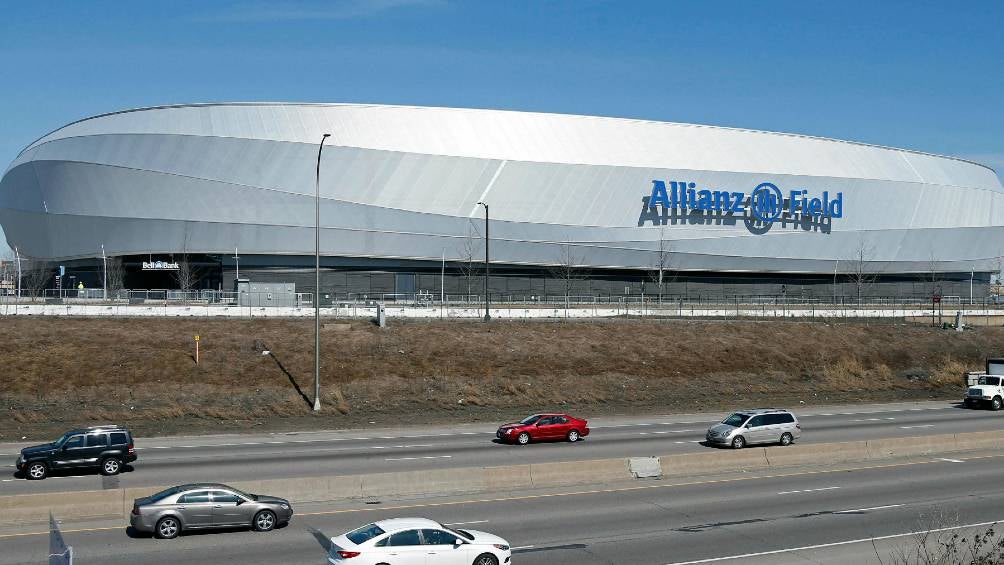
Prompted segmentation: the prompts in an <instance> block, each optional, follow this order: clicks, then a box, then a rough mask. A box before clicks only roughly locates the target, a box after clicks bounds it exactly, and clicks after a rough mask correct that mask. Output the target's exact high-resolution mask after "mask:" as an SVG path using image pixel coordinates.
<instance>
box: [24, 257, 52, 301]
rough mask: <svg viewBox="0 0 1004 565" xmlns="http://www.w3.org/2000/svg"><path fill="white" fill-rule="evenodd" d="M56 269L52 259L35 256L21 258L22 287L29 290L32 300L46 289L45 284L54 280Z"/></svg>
mask: <svg viewBox="0 0 1004 565" xmlns="http://www.w3.org/2000/svg"><path fill="white" fill-rule="evenodd" d="M55 270H56V269H55V265H54V264H53V263H52V261H46V260H44V259H34V258H27V259H22V260H21V284H22V288H23V289H24V290H27V291H28V294H29V296H31V301H32V302H34V301H35V297H37V296H38V295H40V294H41V293H42V291H43V290H45V286H46V285H47V284H49V281H50V280H52V276H53V273H54V272H55Z"/></svg>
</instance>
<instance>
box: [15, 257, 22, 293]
mask: <svg viewBox="0 0 1004 565" xmlns="http://www.w3.org/2000/svg"><path fill="white" fill-rule="evenodd" d="M14 256H15V257H17V299H18V301H20V300H21V254H20V253H19V252H18V250H17V247H14Z"/></svg>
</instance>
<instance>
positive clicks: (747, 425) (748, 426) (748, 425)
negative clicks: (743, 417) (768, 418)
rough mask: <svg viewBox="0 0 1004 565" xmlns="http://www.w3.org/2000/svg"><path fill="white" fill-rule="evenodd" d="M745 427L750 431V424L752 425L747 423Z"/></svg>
mask: <svg viewBox="0 0 1004 565" xmlns="http://www.w3.org/2000/svg"><path fill="white" fill-rule="evenodd" d="M745 427H746V429H750V428H752V427H753V424H752V423H749V424H746V426H745Z"/></svg>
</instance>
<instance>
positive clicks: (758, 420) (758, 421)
mask: <svg viewBox="0 0 1004 565" xmlns="http://www.w3.org/2000/svg"><path fill="white" fill-rule="evenodd" d="M750 425H751V426H763V425H765V422H764V417H763V416H753V419H752V420H750Z"/></svg>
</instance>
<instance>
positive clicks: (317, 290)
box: [314, 133, 331, 412]
mask: <svg viewBox="0 0 1004 565" xmlns="http://www.w3.org/2000/svg"><path fill="white" fill-rule="evenodd" d="M329 137H331V134H330V133H326V134H324V135H322V136H321V143H319V144H318V146H317V171H316V175H315V176H314V412H318V411H320V410H321V151H323V150H324V142H325V140H327V139H328V138H329Z"/></svg>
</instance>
